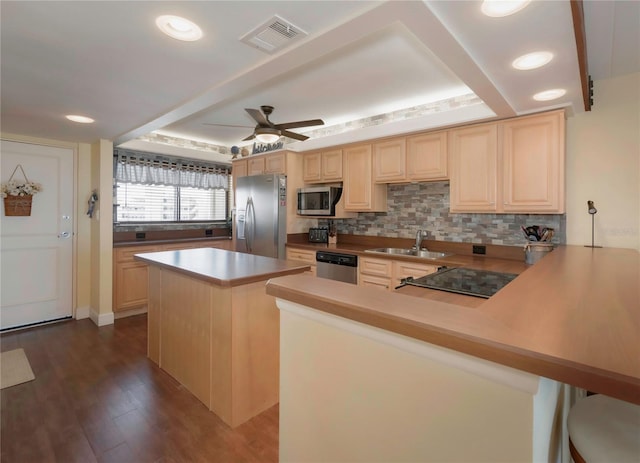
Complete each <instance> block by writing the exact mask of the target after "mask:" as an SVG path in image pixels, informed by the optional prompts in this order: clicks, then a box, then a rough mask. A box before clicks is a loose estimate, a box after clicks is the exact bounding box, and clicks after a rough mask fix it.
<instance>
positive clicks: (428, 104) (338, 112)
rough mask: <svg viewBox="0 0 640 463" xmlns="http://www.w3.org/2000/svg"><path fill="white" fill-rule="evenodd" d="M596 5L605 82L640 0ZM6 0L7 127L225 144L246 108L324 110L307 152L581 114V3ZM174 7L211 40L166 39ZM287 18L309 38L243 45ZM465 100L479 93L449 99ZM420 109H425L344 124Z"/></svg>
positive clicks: (302, 116)
mask: <svg viewBox="0 0 640 463" xmlns="http://www.w3.org/2000/svg"><path fill="white" fill-rule="evenodd" d="M584 7H585V20H586V24H587V49H588V52H589V56H588V61H589V72H590V74H591V75H592V76H593V78H594V79H601V78H606V77H611V76H616V75H621V74H626V73H630V72H638V71H640V54H638V46H639V45H640V35H639V32H638V31H639V30H640V2H637V1H633V2H625V1H615V2H613V1H586V2H585V3H584ZM0 8H1V13H2V14H1V25H0V40H1V47H2V48H1V55H0V58H1V66H2V67H1V87H0V90H1V97H2V99H1V108H0V110H1V123H2V126H1V128H2V131H3V132H4V133H13V134H21V135H29V136H35V137H43V138H52V139H58V140H67V141H79V142H89V143H90V142H94V141H96V140H98V139H100V138H103V139H109V140H113V141H114V142H115V144H120V143H123V142H129V141H131V140H135V139H136V138H138V137H141V136H144V135H146V134H149V133H151V132H153V131H159V132H160V133H161V134H165V135H170V136H173V137H178V138H184V139H190V140H196V141H201V142H206V143H210V144H214V145H222V146H227V147H228V146H232V145H241V144H242V143H241V140H242V139H243V138H245V137H246V136H247V135H249V134H250V133H252V129H251V128H250V127H252V126H253V125H255V122H254V121H253V120H252V119H251V118H250V117H249V115H248V114H247V113H246V112H245V111H244V108H259V107H260V106H261V105H272V106H275V111H274V113H273V114H272V116H271V120H272V121H273V122H275V123H281V122H290V121H297V120H306V119H315V118H321V119H323V120H324V121H325V126H323V127H310V128H308V129H295V130H294V131H297V132H300V133H303V132H305V131H307V130H311V132H307V134H308V135H310V136H311V137H312V138H311V139H310V140H308V141H306V142H302V143H297V144H293V145H290V146H291V147H292V148H293V149H307V148H313V147H319V146H326V145H328V144H333V143H336V142H344V141H349V140H351V141H353V140H357V139H363V138H372V137H375V136H383V135H388V134H392V133H403V132H410V131H416V130H425V129H428V128H433V127H440V126H447V125H454V124H459V123H463V122H467V121H471V120H479V119H485V118H491V117H509V116H513V115H519V114H526V113H530V112H536V111H540V110H544V109H549V108H556V107H566V108H568V110H569V113H570V114H575V113H579V112H582V111H584V107H583V103H582V93H581V84H580V77H579V73H578V60H577V53H576V45H575V38H574V32H573V24H572V19H571V9H570V3H569V1H568V0H562V1H535V0H534V1H533V2H532V3H531V4H529V5H528V6H527V7H526V8H525V9H524V10H522V11H520V12H519V13H517V14H515V15H512V16H509V17H505V18H489V17H486V16H484V15H482V14H481V13H480V2H479V1H424V2H423V1H390V2H385V1H365V0H363V1H335V2H334V1H283V2H272V1H206V2H205V1H179V2H170V1H150V2H146V1H134V2H112V1H85V2H75V1H67V2H61V1H41V2H40V1H6V0H3V1H2V2H1V4H0ZM161 14H175V15H179V16H183V17H186V18H189V19H191V20H193V21H195V22H196V23H198V24H199V26H200V27H201V28H202V29H203V31H204V34H205V35H204V38H203V39H202V40H200V41H198V42H180V41H177V40H174V39H171V38H169V37H167V36H164V35H163V34H162V33H161V32H160V31H159V30H158V29H157V28H156V26H155V23H154V20H155V17H156V16H158V15H161ZM274 14H278V15H279V16H281V17H282V18H284V19H286V20H288V21H290V22H291V23H292V24H293V25H295V26H297V27H298V28H300V29H302V30H304V31H305V32H307V33H308V36H307V37H305V38H303V39H302V40H299V41H297V42H295V43H292V44H291V45H290V46H289V47H288V48H285V49H283V50H282V51H280V52H277V53H275V54H273V55H269V54H266V53H264V52H262V51H260V50H258V49H256V48H252V47H250V46H248V45H246V44H244V43H242V42H240V40H239V38H240V37H241V36H242V35H244V34H245V33H246V32H248V31H250V30H251V29H253V28H254V27H255V26H257V25H258V24H260V23H262V22H264V21H266V20H267V19H269V18H270V17H272V16H273V15H274ZM539 49H546V50H549V51H552V52H553V53H554V54H555V59H554V60H553V61H552V62H551V63H550V65H548V66H546V67H545V68H542V69H539V70H535V71H515V70H513V69H512V68H511V67H510V63H511V61H512V60H513V59H514V58H515V57H517V56H519V55H521V54H523V53H526V52H530V51H534V50H539ZM557 87H562V88H565V89H567V94H566V95H565V97H563V98H562V99H560V100H556V101H554V102H550V103H541V102H536V101H534V100H533V99H532V98H531V96H532V95H533V94H534V93H536V92H539V91H541V90H546V89H550V88H557ZM473 94H475V95H477V98H476V99H473ZM461 95H467V97H466V99H467V101H469V98H471V101H472V102H473V104H458V102H457V101H458V100H455V99H453V100H452V99H451V98H453V97H456V96H458V97H459V96H461ZM469 95H470V96H469ZM594 99H595V105H596V106H597V104H598V95H597V94H596V95H595V97H594ZM441 100H445V103H446V105H445V106H438V105H437V104H434V102H437V101H441ZM413 106H419V109H424V108H428V111H424V110H423V111H416V114H415V117H413V118H411V117H408V116H407V114H406V111H402V116H403V120H400V121H398V120H394V118H393V117H391V116H385V117H384V118H381V121H382V122H384V124H383V123H380V124H379V125H377V126H373V127H371V126H370V127H365V128H361V126H362V124H355V123H354V124H351V125H352V126H353V127H352V128H353V130H347V129H349V127H347V126H346V125H345V124H344V123H345V122H348V121H354V120H358V119H362V118H369V117H371V116H375V115H379V114H384V113H390V112H393V111H397V110H403V109H405V108H408V107H413ZM65 114H82V115H87V116H90V117H93V118H94V119H95V120H96V122H95V124H91V125H84V124H76V123H72V122H69V121H67V120H66V119H65V118H64V115H65ZM205 123H216V124H225V125H241V126H247V127H246V128H225V127H216V126H211V125H206V124H205ZM335 124H342V125H341V126H340V127H339V130H337V129H336V130H333V131H332V130H330V129H331V127H329V126H334V125H335ZM318 129H322V130H318Z"/></svg>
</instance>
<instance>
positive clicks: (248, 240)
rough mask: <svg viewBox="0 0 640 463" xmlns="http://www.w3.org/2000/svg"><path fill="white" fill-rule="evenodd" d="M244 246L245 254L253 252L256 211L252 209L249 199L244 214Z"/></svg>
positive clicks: (251, 201) (251, 202)
mask: <svg viewBox="0 0 640 463" xmlns="http://www.w3.org/2000/svg"><path fill="white" fill-rule="evenodd" d="M244 220H245V244H246V246H247V252H249V253H251V252H252V251H253V249H252V248H253V239H254V238H255V234H256V229H255V223H256V211H255V209H254V207H253V199H252V198H251V197H249V198H248V199H247V208H246V212H245V219H244Z"/></svg>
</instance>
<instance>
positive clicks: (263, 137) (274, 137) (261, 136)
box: [255, 127, 280, 143]
mask: <svg viewBox="0 0 640 463" xmlns="http://www.w3.org/2000/svg"><path fill="white" fill-rule="evenodd" d="M255 135H256V139H257V140H258V141H259V142H260V143H275V142H277V141H278V140H279V139H280V131H279V130H278V129H272V128H270V127H261V128H258V129H256V131H255Z"/></svg>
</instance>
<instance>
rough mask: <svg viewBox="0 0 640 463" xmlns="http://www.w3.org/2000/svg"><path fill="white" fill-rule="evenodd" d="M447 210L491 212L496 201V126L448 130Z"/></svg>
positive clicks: (495, 205) (487, 125)
mask: <svg viewBox="0 0 640 463" xmlns="http://www.w3.org/2000/svg"><path fill="white" fill-rule="evenodd" d="M449 156H450V157H449V161H450V168H451V172H450V181H451V207H450V210H451V212H492V211H496V210H497V204H498V203H497V201H498V178H497V166H498V126H497V124H495V123H492V124H481V125H477V126H473V127H468V128H464V129H455V130H451V131H450V132H449Z"/></svg>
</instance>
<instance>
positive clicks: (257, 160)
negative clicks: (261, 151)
mask: <svg viewBox="0 0 640 463" xmlns="http://www.w3.org/2000/svg"><path fill="white" fill-rule="evenodd" d="M247 174H248V175H262V174H264V156H259V157H251V158H249V159H247Z"/></svg>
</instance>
